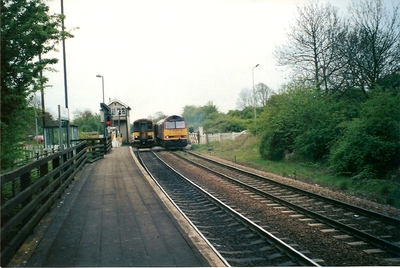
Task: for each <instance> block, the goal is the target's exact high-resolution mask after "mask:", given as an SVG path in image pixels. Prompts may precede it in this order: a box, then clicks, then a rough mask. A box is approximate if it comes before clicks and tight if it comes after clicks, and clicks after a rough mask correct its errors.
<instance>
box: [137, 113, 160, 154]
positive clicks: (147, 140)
mask: <svg viewBox="0 0 400 268" xmlns="http://www.w3.org/2000/svg"><path fill="white" fill-rule="evenodd" d="M154 143H155V136H154V129H153V122H152V121H151V120H150V119H144V118H143V119H137V120H135V121H134V122H133V146H134V147H140V148H142V147H152V146H153V145H154Z"/></svg>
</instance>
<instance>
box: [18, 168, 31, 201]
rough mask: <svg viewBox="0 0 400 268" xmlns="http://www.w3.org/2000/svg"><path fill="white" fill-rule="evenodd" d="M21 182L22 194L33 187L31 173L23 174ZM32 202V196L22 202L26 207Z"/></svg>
mask: <svg viewBox="0 0 400 268" xmlns="http://www.w3.org/2000/svg"><path fill="white" fill-rule="evenodd" d="M20 181H21V188H20V192H22V191H23V190H25V189H26V188H28V187H29V186H31V173H30V172H29V171H28V172H27V173H25V174H23V175H22V176H21V177H20ZM31 200H32V196H29V197H27V198H26V199H25V200H24V201H23V202H22V206H23V207H25V206H26V205H27V204H29V202H31Z"/></svg>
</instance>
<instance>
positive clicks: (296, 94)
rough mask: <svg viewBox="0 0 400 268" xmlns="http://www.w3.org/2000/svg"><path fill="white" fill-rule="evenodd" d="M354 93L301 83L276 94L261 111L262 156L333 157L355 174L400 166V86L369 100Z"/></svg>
mask: <svg viewBox="0 0 400 268" xmlns="http://www.w3.org/2000/svg"><path fill="white" fill-rule="evenodd" d="M382 81H384V80H382ZM385 81H386V83H388V82H387V81H388V80H385ZM389 81H392V82H390V83H392V85H395V84H396V83H397V80H393V79H392V80H389ZM393 81H394V82H393ZM350 92H351V91H349V90H348V91H346V92H345V93H344V94H343V93H335V94H327V93H325V92H322V91H319V90H315V89H312V88H305V87H303V86H301V85H300V86H299V87H298V88H297V89H296V88H290V89H288V90H287V91H285V92H284V93H282V94H279V95H274V96H272V97H271V98H270V99H269V101H268V102H267V105H266V106H265V107H264V112H263V113H262V115H261V116H260V121H261V127H260V131H261V133H262V134H261V141H260V155H261V156H262V157H263V158H264V159H268V160H273V161H279V160H282V159H284V158H286V159H288V158H293V157H294V158H296V159H298V160H302V161H312V162H314V163H315V162H320V163H325V162H326V161H328V163H329V165H330V167H331V168H333V170H335V171H336V172H339V173H341V174H344V175H348V176H353V177H354V178H355V179H357V178H375V177H376V176H378V175H379V176H380V178H381V179H382V178H385V176H386V174H389V173H390V172H392V171H393V170H396V169H398V168H399V165H400V122H399V118H400V94H399V93H398V92H399V91H398V90H397V88H395V89H392V88H389V87H386V90H385V91H383V90H382V88H380V87H377V88H375V89H374V90H372V91H371V92H370V93H369V96H370V97H369V98H368V99H365V98H363V97H362V96H361V93H355V94H349V93H350ZM353 92H354V91H353Z"/></svg>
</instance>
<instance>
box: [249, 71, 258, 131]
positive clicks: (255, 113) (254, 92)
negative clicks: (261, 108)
mask: <svg viewBox="0 0 400 268" xmlns="http://www.w3.org/2000/svg"><path fill="white" fill-rule="evenodd" d="M258 65H259V64H257V65H256V66H254V67H253V69H252V70H251V72H252V75H253V106H254V125H255V124H256V117H257V112H256V90H255V88H254V68H256V67H257V66H258Z"/></svg>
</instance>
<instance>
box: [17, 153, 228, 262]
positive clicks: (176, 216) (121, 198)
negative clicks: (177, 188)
mask: <svg viewBox="0 0 400 268" xmlns="http://www.w3.org/2000/svg"><path fill="white" fill-rule="evenodd" d="M9 266H29V267H34V266H36V267H37V266H51V267H56V266H63V267H66V266H68V267H71V266H103V267H104V266H108V267H110V266H112V267H116V266H158V267H159V266H164V267H165V266H185V267H186V266H192V267H193V266H195V267H200V266H224V262H223V261H221V259H220V258H219V256H218V255H216V254H215V253H214V252H213V251H212V250H211V248H210V247H209V245H208V244H207V243H206V242H205V241H204V240H203V239H202V237H201V236H200V235H199V234H198V233H197V232H196V231H195V229H193V228H192V227H191V226H190V225H189V224H188V223H187V221H186V220H185V219H184V217H183V216H182V215H181V214H180V213H179V212H178V211H177V210H176V209H175V207H173V206H172V204H171V203H170V202H169V200H168V199H167V198H166V197H165V195H163V193H162V192H161V191H160V189H159V188H158V187H157V186H156V185H155V183H154V182H153V181H152V180H151V178H150V177H149V176H148V175H147V174H144V173H143V168H142V167H141V166H140V165H138V163H137V160H136V158H135V157H134V155H133V153H132V149H131V147H118V148H113V150H112V151H111V153H110V154H108V155H106V156H105V158H104V159H102V160H99V161H96V162H95V163H92V164H87V165H86V166H85V167H84V168H83V169H82V170H81V171H80V172H78V175H77V176H76V178H75V180H74V182H73V183H72V184H71V186H70V187H69V188H68V189H67V191H66V192H65V194H63V196H62V198H60V199H58V200H56V203H55V205H54V207H53V208H52V210H51V211H50V212H49V213H48V214H47V215H46V216H45V217H44V218H43V220H42V221H41V222H40V224H39V225H38V226H37V228H36V229H35V231H34V233H33V234H32V235H31V236H30V237H29V238H28V239H27V241H26V242H25V244H24V245H22V246H21V248H20V250H19V251H18V253H17V254H16V255H15V256H14V258H13V260H12V261H11V262H10V264H9Z"/></svg>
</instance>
